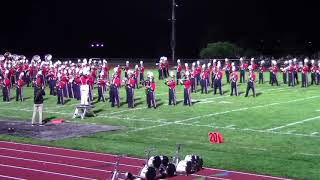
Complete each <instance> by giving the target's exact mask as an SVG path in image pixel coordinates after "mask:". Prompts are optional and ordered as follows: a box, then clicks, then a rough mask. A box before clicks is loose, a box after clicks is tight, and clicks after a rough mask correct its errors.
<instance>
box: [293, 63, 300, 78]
mask: <svg viewBox="0 0 320 180" xmlns="http://www.w3.org/2000/svg"><path fill="white" fill-rule="evenodd" d="M293 67H294V71H293V82H294V84H299V78H298V72H299V65H298V63H297V59H296V58H294V59H293Z"/></svg>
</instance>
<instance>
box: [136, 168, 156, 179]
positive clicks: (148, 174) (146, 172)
mask: <svg viewBox="0 0 320 180" xmlns="http://www.w3.org/2000/svg"><path fill="white" fill-rule="evenodd" d="M156 175H157V174H156V169H155V168H154V167H148V166H144V167H143V168H142V170H141V172H140V178H141V179H145V180H154V179H155V178H156Z"/></svg>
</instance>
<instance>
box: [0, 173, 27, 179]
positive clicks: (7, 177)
mask: <svg viewBox="0 0 320 180" xmlns="http://www.w3.org/2000/svg"><path fill="white" fill-rule="evenodd" d="M0 178H6V179H15V180H27V179H22V178H17V177H12V176H5V175H1V174H0Z"/></svg>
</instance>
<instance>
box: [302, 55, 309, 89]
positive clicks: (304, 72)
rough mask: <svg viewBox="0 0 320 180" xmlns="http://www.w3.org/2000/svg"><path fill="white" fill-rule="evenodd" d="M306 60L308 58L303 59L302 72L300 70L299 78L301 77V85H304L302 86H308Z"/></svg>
mask: <svg viewBox="0 0 320 180" xmlns="http://www.w3.org/2000/svg"><path fill="white" fill-rule="evenodd" d="M308 62H309V60H308V59H307V58H306V59H304V66H303V67H302V72H301V79H302V85H301V87H304V88H306V87H308V72H309V67H308Z"/></svg>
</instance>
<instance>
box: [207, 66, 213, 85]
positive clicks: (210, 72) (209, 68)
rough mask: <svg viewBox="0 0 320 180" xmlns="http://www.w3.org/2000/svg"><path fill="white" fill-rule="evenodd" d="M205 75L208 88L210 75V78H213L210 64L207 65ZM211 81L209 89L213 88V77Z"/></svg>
mask: <svg viewBox="0 0 320 180" xmlns="http://www.w3.org/2000/svg"><path fill="white" fill-rule="evenodd" d="M206 73H207V74H208V78H207V84H208V86H210V74H212V76H213V69H212V66H211V63H208V64H207V69H206ZM211 81H212V82H211V88H213V77H211Z"/></svg>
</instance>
